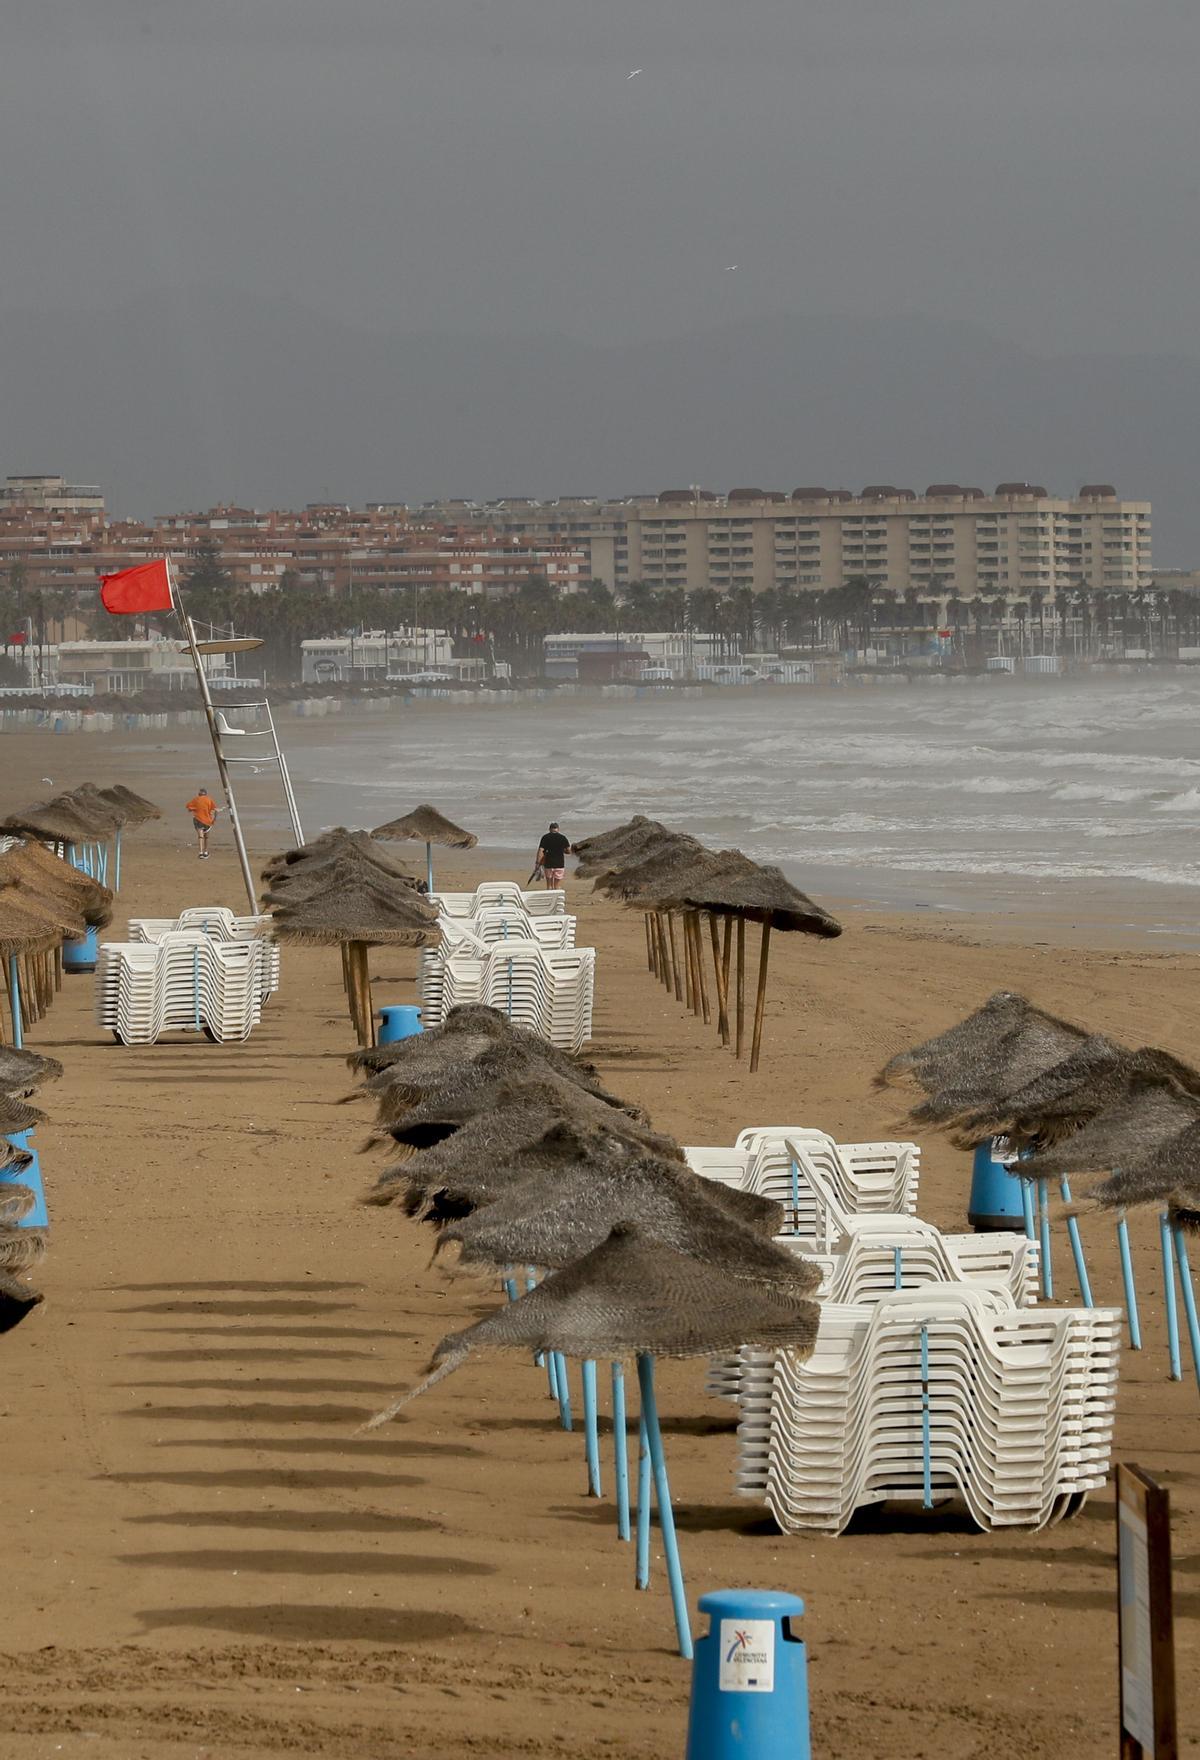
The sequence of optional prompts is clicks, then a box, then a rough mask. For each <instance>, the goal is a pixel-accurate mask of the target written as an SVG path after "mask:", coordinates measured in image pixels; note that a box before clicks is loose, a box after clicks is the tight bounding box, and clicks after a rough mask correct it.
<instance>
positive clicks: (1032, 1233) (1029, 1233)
mask: <svg viewBox="0 0 1200 1760" xmlns="http://www.w3.org/2000/svg"><path fill="white" fill-rule="evenodd" d="M1021 1209H1022V1211H1023V1212H1024V1216H1025V1237H1026V1239H1027V1240H1031V1241H1032V1240H1036V1239H1037V1231H1036V1230H1035V1228H1034V1226H1033V1181H1032V1180H1031V1179H1025V1178H1024V1176H1022V1178H1021Z"/></svg>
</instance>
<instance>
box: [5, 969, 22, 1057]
mask: <svg viewBox="0 0 1200 1760" xmlns="http://www.w3.org/2000/svg"><path fill="white" fill-rule="evenodd" d="M8 1001H9V1006H10V1008H11V1009H12V1029H13V1045H14V1047H15V1049H16V1050H18V1051H20V1049H21V1047H22V1046H23V1045H24V1043H25V1028H24V1024H23V1023H22V1020H21V971H20V967H19V966H18V964H17V956H16V954H15V953H10V954H9V956H8Z"/></svg>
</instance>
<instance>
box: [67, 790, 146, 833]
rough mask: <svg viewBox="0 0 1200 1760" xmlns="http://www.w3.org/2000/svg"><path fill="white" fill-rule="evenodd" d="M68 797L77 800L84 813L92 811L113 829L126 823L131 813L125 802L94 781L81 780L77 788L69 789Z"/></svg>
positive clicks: (129, 819) (116, 829)
mask: <svg viewBox="0 0 1200 1760" xmlns="http://www.w3.org/2000/svg"><path fill="white" fill-rule="evenodd" d="M70 797H71V799H72V800H73V801H77V802H78V803H79V804H80V806H81V807H82V808H83V810H84V812H85V813H88V812H90V813H92V814H94V815H95V816H96V817H97V818H98V819H103V820H105V821H106V822H107V823H108V824H109V825H111V827H112V829H113V830H114V831H119V830H120V828H121V827H122V825H128V824H129V823H130V821H131V818H132V814H131V812H130V809H129V807H127V806H126V805H125V803H124V802H123V801H121V800H119V799H117V798H115V797H112V796H110V795H107V794H105V793H104V791H103V789H99V788H97V787H96V784H95V783H94V782H81V783H80V784H79V787H78V788H73V789H71V790H70Z"/></svg>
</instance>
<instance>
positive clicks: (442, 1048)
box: [364, 1017, 644, 1123]
mask: <svg viewBox="0 0 1200 1760" xmlns="http://www.w3.org/2000/svg"><path fill="white" fill-rule="evenodd" d="M501 1018H503V1017H501ZM505 1025H508V1023H507V1022H505ZM427 1040H428V1041H429V1043H426V1041H427ZM399 1043H400V1044H401V1045H407V1046H411V1047H412V1050H411V1051H410V1052H409V1053H408V1055H407V1056H402V1057H399V1058H395V1059H392V1060H389V1062H388V1063H387V1065H385V1067H384V1068H383V1069H382V1070H380V1071H378V1072H377V1074H375V1075H374V1076H372V1078H371V1079H370V1081H369V1082H368V1083H367V1084H366V1087H365V1090H364V1092H365V1093H367V1094H369V1095H370V1096H371V1097H372V1098H373V1099H375V1100H376V1102H377V1104H378V1107H379V1117H380V1119H381V1120H383V1121H387V1122H388V1123H390V1122H391V1121H393V1120H395V1119H398V1118H401V1117H403V1115H404V1113H405V1112H406V1111H407V1110H408V1109H409V1108H411V1107H413V1106H416V1105H419V1104H421V1103H422V1102H423V1101H425V1100H426V1099H429V1098H432V1097H434V1096H437V1097H439V1098H440V1099H443V1100H444V1099H446V1098H448V1097H450V1096H451V1095H455V1096H461V1095H465V1094H467V1093H469V1092H472V1091H474V1090H476V1089H479V1088H482V1087H484V1086H486V1085H487V1084H488V1083H490V1082H494V1081H497V1080H499V1079H501V1078H502V1077H503V1078H505V1079H515V1078H517V1077H518V1076H519V1077H520V1078H521V1079H524V1080H539V1079H543V1078H545V1079H551V1080H553V1079H559V1080H562V1081H565V1082H569V1083H571V1084H572V1085H573V1086H574V1087H577V1088H580V1089H582V1090H583V1091H584V1092H585V1093H586V1094H589V1095H590V1096H591V1097H592V1098H594V1099H596V1100H599V1101H602V1102H603V1104H604V1105H606V1106H609V1107H613V1108H616V1109H619V1110H628V1111H629V1113H630V1114H631V1116H633V1117H637V1118H642V1117H643V1116H644V1115H643V1114H642V1112H641V1109H640V1108H639V1107H628V1108H626V1105H625V1102H623V1101H622V1100H621V1099H620V1098H619V1097H618V1096H617V1095H615V1094H612V1093H610V1092H609V1090H608V1089H607V1088H605V1087H604V1086H603V1084H602V1083H601V1082H600V1080H599V1078H598V1077H597V1075H596V1073H595V1071H594V1070H593V1069H592V1068H591V1066H590V1065H588V1064H574V1063H572V1061H571V1059H570V1058H569V1057H568V1056H566V1054H565V1053H563V1052H561V1051H558V1050H557V1048H556V1047H554V1046H551V1045H549V1044H548V1042H547V1041H546V1040H544V1039H539V1038H538V1037H537V1036H536V1035H534V1034H533V1033H529V1032H524V1031H522V1032H520V1033H519V1035H518V1034H513V1035H512V1036H509V1035H507V1034H505V1035H500V1034H492V1033H467V1032H463V1031H459V1032H455V1033H449V1034H443V1033H442V1032H441V1031H440V1030H439V1029H437V1028H434V1029H432V1030H431V1031H430V1032H429V1033H428V1034H426V1033H421V1034H415V1035H414V1036H413V1037H412V1038H411V1039H404V1040H400V1041H399ZM547 1053H549V1054H550V1055H547Z"/></svg>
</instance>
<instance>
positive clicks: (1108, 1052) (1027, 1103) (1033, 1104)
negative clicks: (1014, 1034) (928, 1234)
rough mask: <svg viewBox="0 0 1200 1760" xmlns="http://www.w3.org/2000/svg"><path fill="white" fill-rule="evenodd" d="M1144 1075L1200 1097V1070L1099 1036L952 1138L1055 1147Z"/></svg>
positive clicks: (969, 1120)
mask: <svg viewBox="0 0 1200 1760" xmlns="http://www.w3.org/2000/svg"><path fill="white" fill-rule="evenodd" d="M1140 1076H1160V1077H1163V1078H1164V1079H1168V1080H1171V1081H1174V1082H1177V1083H1178V1084H1179V1086H1180V1087H1181V1088H1184V1089H1186V1090H1187V1091H1188V1092H1189V1093H1192V1094H1195V1095H1197V1097H1200V1070H1195V1069H1193V1068H1192V1067H1191V1066H1190V1065H1189V1064H1186V1063H1182V1062H1180V1060H1179V1059H1178V1058H1176V1057H1171V1056H1169V1055H1168V1054H1167V1053H1166V1052H1165V1051H1157V1050H1155V1049H1153V1048H1152V1047H1148V1046H1146V1047H1143V1048H1142V1049H1141V1050H1138V1051H1127V1050H1126V1049H1125V1047H1124V1046H1122V1045H1117V1044H1115V1043H1114V1042H1113V1040H1111V1039H1107V1038H1105V1037H1103V1035H1101V1034H1095V1035H1093V1036H1092V1037H1091V1038H1088V1039H1084V1040H1083V1041H1082V1042H1081V1043H1080V1046H1079V1049H1078V1050H1077V1051H1074V1052H1072V1053H1071V1055H1070V1056H1069V1057H1064V1058H1063V1059H1062V1061H1061V1062H1059V1063H1055V1064H1052V1065H1051V1066H1050V1068H1049V1069H1047V1070H1045V1071H1043V1072H1042V1074H1041V1075H1038V1076H1035V1077H1034V1079H1033V1080H1032V1081H1031V1082H1026V1083H1024V1084H1023V1085H1022V1086H1021V1087H1018V1088H1017V1089H1015V1090H1014V1091H1013V1092H1012V1093H1011V1094H1007V1095H1004V1096H1002V1097H1000V1098H999V1099H997V1100H996V1101H994V1102H990V1103H989V1104H988V1105H986V1106H982V1107H980V1108H979V1109H978V1110H977V1111H975V1112H972V1113H969V1114H967V1116H966V1117H964V1118H963V1119H961V1120H960V1121H959V1123H958V1124H957V1125H956V1126H955V1128H954V1132H953V1138H952V1140H953V1141H954V1142H955V1144H956V1145H957V1146H958V1147H959V1148H964V1149H973V1148H975V1147H976V1145H977V1144H979V1143H982V1142H985V1141H987V1139H988V1138H989V1137H1007V1138H1008V1139H1009V1141H1010V1142H1011V1143H1013V1144H1016V1145H1018V1146H1024V1145H1025V1144H1029V1143H1033V1144H1036V1145H1037V1146H1038V1147H1039V1148H1043V1149H1045V1148H1049V1147H1050V1146H1051V1145H1052V1144H1055V1143H1060V1142H1063V1141H1064V1140H1066V1139H1067V1138H1069V1137H1070V1136H1071V1135H1072V1134H1073V1133H1074V1132H1076V1131H1078V1130H1080V1129H1081V1128H1082V1127H1083V1126H1084V1125H1085V1124H1087V1123H1089V1122H1090V1121H1091V1120H1092V1119H1094V1118H1096V1117H1097V1116H1098V1115H1099V1114H1102V1113H1106V1112H1108V1111H1109V1109H1110V1108H1111V1107H1113V1106H1115V1105H1117V1104H1118V1103H1119V1102H1120V1101H1121V1100H1123V1099H1124V1098H1125V1096H1126V1095H1127V1094H1128V1091H1129V1087H1130V1083H1131V1082H1132V1081H1133V1080H1134V1079H1135V1078H1137V1077H1140Z"/></svg>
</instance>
